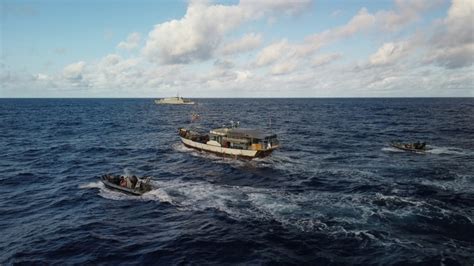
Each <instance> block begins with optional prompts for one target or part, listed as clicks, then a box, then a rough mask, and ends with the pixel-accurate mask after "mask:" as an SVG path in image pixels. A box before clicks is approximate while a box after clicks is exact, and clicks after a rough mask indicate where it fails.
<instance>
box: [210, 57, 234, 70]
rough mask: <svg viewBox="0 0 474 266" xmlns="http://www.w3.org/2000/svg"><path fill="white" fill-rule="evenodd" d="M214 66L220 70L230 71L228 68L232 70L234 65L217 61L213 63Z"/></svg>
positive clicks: (225, 61)
mask: <svg viewBox="0 0 474 266" xmlns="http://www.w3.org/2000/svg"><path fill="white" fill-rule="evenodd" d="M214 66H215V67H217V68H221V69H230V68H233V67H234V66H235V64H234V63H232V62H231V61H229V60H224V59H222V60H221V59H218V60H216V61H214Z"/></svg>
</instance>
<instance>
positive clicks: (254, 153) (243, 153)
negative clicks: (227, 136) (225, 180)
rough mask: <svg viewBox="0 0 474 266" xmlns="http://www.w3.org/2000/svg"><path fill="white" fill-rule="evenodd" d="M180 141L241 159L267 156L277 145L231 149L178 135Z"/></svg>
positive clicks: (190, 145) (191, 146)
mask: <svg viewBox="0 0 474 266" xmlns="http://www.w3.org/2000/svg"><path fill="white" fill-rule="evenodd" d="M180 138H181V141H182V142H183V144H184V146H186V147H188V148H192V149H196V150H199V151H205V152H210V153H214V154H217V155H219V156H224V157H231V158H236V157H237V158H242V159H250V160H251V159H253V158H262V157H266V156H269V155H270V154H271V153H272V152H273V150H274V149H276V148H277V146H275V147H273V148H271V149H266V150H243V149H232V148H224V147H220V146H214V145H209V144H205V143H200V142H196V141H192V140H189V139H186V138H183V137H180Z"/></svg>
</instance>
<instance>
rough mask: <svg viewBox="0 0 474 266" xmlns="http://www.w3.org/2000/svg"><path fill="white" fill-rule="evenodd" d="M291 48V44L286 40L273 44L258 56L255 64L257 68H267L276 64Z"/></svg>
mask: <svg viewBox="0 0 474 266" xmlns="http://www.w3.org/2000/svg"><path fill="white" fill-rule="evenodd" d="M289 47H290V46H289V43H288V41H287V40H286V39H284V40H281V41H279V42H275V43H272V44H270V45H269V46H267V47H265V48H264V49H263V50H262V51H261V52H260V53H259V54H258V55H257V60H256V61H255V64H256V65H257V66H266V65H269V64H271V63H274V62H276V61H277V60H279V59H280V58H281V57H282V55H283V54H285V52H286V51H287V50H288V48H289Z"/></svg>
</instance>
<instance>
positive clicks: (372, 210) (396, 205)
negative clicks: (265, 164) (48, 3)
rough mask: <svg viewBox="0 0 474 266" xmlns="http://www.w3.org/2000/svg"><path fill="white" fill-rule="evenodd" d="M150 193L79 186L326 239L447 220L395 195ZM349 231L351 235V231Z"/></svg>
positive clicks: (173, 184) (220, 190)
mask: <svg viewBox="0 0 474 266" xmlns="http://www.w3.org/2000/svg"><path fill="white" fill-rule="evenodd" d="M152 182H153V185H154V187H155V189H153V190H152V191H150V192H147V193H145V194H143V195H142V196H129V195H126V194H123V193H120V192H116V191H112V190H109V189H107V188H105V187H104V186H103V185H102V184H101V183H100V182H92V183H88V184H85V185H81V186H80V187H81V188H86V189H90V188H99V195H100V196H101V197H103V198H106V199H111V200H139V201H157V202H160V203H167V204H171V205H173V206H175V207H176V209H177V210H179V211H207V210H215V211H219V212H222V213H225V214H226V215H227V216H229V217H230V218H232V219H235V220H239V221H249V220H256V221H263V222H265V221H266V222H277V223H279V224H280V225H282V226H283V227H286V228H293V229H297V230H299V231H303V232H316V231H324V232H327V233H329V234H331V235H339V234H345V235H347V234H356V235H357V234H360V233H361V232H360V228H362V227H363V225H364V224H367V223H368V221H369V220H371V219H393V220H395V221H398V220H400V219H405V218H407V217H410V216H413V217H414V216H417V215H423V216H426V217H436V216H437V215H443V216H449V215H450V213H448V212H447V211H446V210H444V209H441V208H439V207H434V206H432V205H430V204H428V203H427V202H425V201H424V200H421V199H414V198H409V197H402V196H397V195H383V194H381V193H376V194H373V193H371V194H351V195H347V196H343V197H341V196H340V194H338V193H331V192H321V191H303V192H291V191H284V190H279V189H268V188H255V187H248V186H229V185H217V184H211V183H208V182H205V181H197V182H196V181H194V182H191V181H182V180H166V181H160V180H157V181H152ZM354 230H355V231H354Z"/></svg>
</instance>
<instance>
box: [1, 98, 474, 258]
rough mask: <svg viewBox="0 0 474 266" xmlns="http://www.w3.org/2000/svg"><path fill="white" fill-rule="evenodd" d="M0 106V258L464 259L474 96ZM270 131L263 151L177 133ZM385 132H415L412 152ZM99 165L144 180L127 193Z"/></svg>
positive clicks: (471, 200) (473, 167) (473, 195)
mask: <svg viewBox="0 0 474 266" xmlns="http://www.w3.org/2000/svg"><path fill="white" fill-rule="evenodd" d="M198 102H199V104H198V105H197V106H165V105H155V104H154V103H153V100H151V99H118V100H115V99H114V100H112V99H21V100H20V99H3V100H0V151H1V156H0V195H1V197H0V198H1V200H0V218H1V219H0V264H14V263H26V264H29V263H33V262H34V263H45V264H54V263H57V264H64V263H66V264H96V263H105V264H117V263H124V264H164V265H168V264H180V263H183V264H190V263H192V264H198V265H199V264H218V265H221V264H233V263H243V264H317V265H325V264H338V265H339V264H362V265H369V264H381V265H406V264H425V265H472V264H473V263H474V257H473V256H474V255H473V254H474V163H473V162H474V99H473V98H469V99H199V100H198ZM192 112H198V113H200V114H201V117H202V120H201V122H199V124H198V125H200V126H202V127H205V128H206V127H218V126H220V125H222V124H223V123H227V122H228V121H229V120H234V121H235V120H240V122H241V125H242V126H247V127H248V126H252V127H263V128H269V127H270V123H269V121H270V120H271V129H272V130H273V131H275V132H276V133H277V134H278V136H279V139H280V141H281V143H282V147H281V149H279V150H277V151H276V152H275V153H274V154H273V155H272V156H271V157H269V158H265V159H257V160H254V161H250V162H248V161H239V160H232V159H222V158H219V157H216V156H214V155H207V154H204V153H199V152H196V151H193V150H190V149H188V148H185V147H184V146H183V145H182V144H181V143H180V142H179V139H178V136H177V132H176V130H177V128H178V127H180V126H188V125H189V120H190V115H191V113H192ZM391 140H402V141H415V140H422V141H426V142H428V145H429V147H430V148H432V150H431V151H430V152H428V153H427V154H425V155H419V154H409V153H404V152H398V151H396V150H394V149H392V148H389V147H388V145H387V143H388V142H389V141H391ZM104 173H115V174H135V175H149V176H152V177H153V183H154V185H155V186H156V187H157V188H156V189H155V190H153V191H151V192H150V193H148V194H145V195H144V196H142V197H133V196H126V195H123V194H120V193H118V192H114V191H110V190H108V189H106V188H104V187H103V185H102V184H101V183H100V182H99V181H98V176H99V175H101V174H104Z"/></svg>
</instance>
